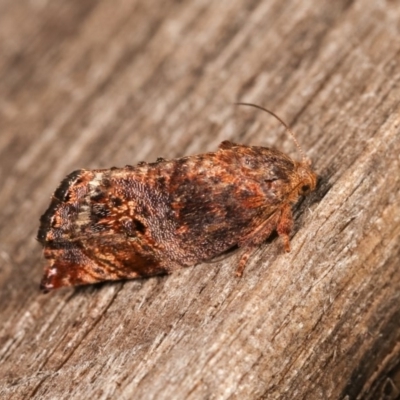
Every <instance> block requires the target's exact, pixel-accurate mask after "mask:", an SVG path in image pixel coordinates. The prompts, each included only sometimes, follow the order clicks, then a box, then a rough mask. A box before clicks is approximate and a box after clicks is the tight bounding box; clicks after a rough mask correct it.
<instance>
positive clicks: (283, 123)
mask: <svg viewBox="0 0 400 400" xmlns="http://www.w3.org/2000/svg"><path fill="white" fill-rule="evenodd" d="M235 104H236V105H238V106H250V107H254V108H258V109H259V110H263V111H265V112H267V113H268V114H271V115H272V116H273V117H275V118H276V119H277V120H278V121H279V122H280V123H281V124H282V125H283V126H284V127H285V128H286V130H287V131H288V132H289V135H290V136H291V137H292V139H293V140H294V144H295V145H296V147H297V150H299V152H300V154H301V156H302V157H303V162H305V161H306V160H307V157H306V155H305V154H304V152H303V150H302V148H301V146H300V144H299V142H298V141H297V139H296V136H295V134H294V133H293V131H292V130H291V129H290V127H289V125H288V124H287V123H286V122H285V121H283V119H282V118H280V117H278V116H277V115H276V114H275V113H274V112H272V111H271V110H268V109H267V108H264V107H261V106H258V105H257V104H253V103H235Z"/></svg>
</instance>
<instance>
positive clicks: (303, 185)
mask: <svg viewBox="0 0 400 400" xmlns="http://www.w3.org/2000/svg"><path fill="white" fill-rule="evenodd" d="M297 179H298V184H297V187H298V194H299V195H300V196H306V195H308V194H309V193H311V192H312V191H313V190H315V188H316V186H317V174H316V173H315V172H314V171H313V170H312V169H311V161H310V160H309V159H304V160H303V161H301V162H299V163H298V165H297Z"/></svg>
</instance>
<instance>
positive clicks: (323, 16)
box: [0, 0, 400, 400]
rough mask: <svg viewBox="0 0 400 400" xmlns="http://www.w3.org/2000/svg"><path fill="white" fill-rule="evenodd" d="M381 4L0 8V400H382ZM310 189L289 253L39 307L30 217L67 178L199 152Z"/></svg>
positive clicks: (387, 4)
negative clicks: (271, 156) (220, 153)
mask: <svg viewBox="0 0 400 400" xmlns="http://www.w3.org/2000/svg"><path fill="white" fill-rule="evenodd" d="M399 37H400V7H399V3H398V2H397V1H389V0H387V1H384V0H380V1H369V2H367V1H361V0H354V1H351V0H337V1H319V2H316V1H311V0H309V1H295V0H292V1H285V2H283V1H280V0H271V1H251V0H250V1H246V0H230V1H224V0H223V1H211V0H194V1H186V2H184V1H178V0H176V1H172V0H167V1H161V0H146V1H139V0H132V1H129V0H119V1H106V0H102V1H94V0H84V1H83V0H81V1H51V2H50V1H42V0H35V1H33V0H32V1H27V0H26V1H23V0H21V1H14V0H2V1H1V2H0V179H1V187H0V215H1V217H0V218H1V220H0V287H1V290H0V305H1V309H0V318H1V324H0V397H1V399H11V398H12V399H26V398H33V399H90V398H93V399H259V398H260V399H347V400H348V399H379V398H382V399H383V398H386V399H394V398H396V396H400V307H399V305H400V271H399V260H400V194H399V192H400V161H399V158H400V86H399V82H400V40H399ZM235 101H247V102H253V103H257V104H260V105H263V106H265V107H268V108H271V109H273V110H275V111H276V112H277V113H278V114H279V115H281V116H282V117H283V118H284V119H285V120H286V121H287V122H288V123H289V124H290V125H291V126H292V128H293V129H294V130H295V132H296V133H297V136H298V140H299V142H300V143H301V144H302V147H303V149H304V151H305V152H306V153H307V155H308V156H309V157H310V158H311V159H312V160H313V165H314V167H315V170H316V171H317V173H318V174H319V176H320V183H319V186H318V189H317V191H316V192H315V193H314V194H312V195H311V196H310V197H308V198H307V199H306V200H305V201H303V202H301V203H300V204H299V206H297V207H296V209H295V216H296V227H295V232H294V235H293V239H292V252H291V253H289V254H283V251H282V247H281V243H280V242H279V241H277V240H275V241H272V242H271V243H267V244H265V245H264V246H262V247H261V248H260V250H259V251H258V252H257V254H256V255H255V256H254V257H253V258H252V259H251V260H250V264H249V266H248V268H247V270H246V271H245V274H244V276H243V278H242V279H237V278H236V277H235V276H234V271H235V268H236V263H237V260H238V256H239V254H238V253H234V254H232V255H231V256H230V257H229V258H227V259H225V260H223V261H221V262H216V263H211V264H203V265H198V266H196V267H193V268H188V269H185V270H182V271H179V272H178V273H176V274H173V275H171V276H167V277H156V278H152V279H145V280H136V281H129V282H120V283H110V284H103V285H99V286H95V287H94V286H92V287H84V288H78V289H65V290H59V291H57V292H54V293H50V294H47V295H43V294H41V293H40V292H39V291H38V284H39V281H40V278H41V272H42V268H43V266H44V264H45V261H44V260H43V258H42V256H41V248H40V246H39V244H38V243H37V242H36V241H35V235H36V232H37V228H38V219H39V217H40V215H41V214H42V213H43V212H44V210H45V209H46V207H47V206H48V204H49V199H50V196H51V194H52V192H53V191H54V189H55V188H56V186H57V185H58V183H59V182H60V181H61V179H62V178H63V177H64V176H65V175H66V174H67V173H69V172H71V171H73V170H75V169H78V168H108V167H111V166H124V165H125V164H135V163H137V162H139V161H141V160H145V161H151V160H155V159H156V158H157V157H159V156H163V157H166V158H173V157H178V156H182V155H189V154H194V153H199V152H205V151H210V150H215V149H216V148H217V146H218V144H219V142H221V141H222V140H224V139H230V140H233V141H237V142H240V143H244V144H249V145H263V146H273V147H276V148H278V149H281V150H283V151H285V152H287V153H288V154H290V155H291V156H293V157H299V155H298V153H297V152H296V149H295V146H294V144H293V141H292V140H291V138H290V137H288V135H287V134H286V133H285V132H284V129H282V127H281V126H280V125H279V124H278V123H277V122H276V121H275V120H273V119H272V118H271V117H269V116H268V115H267V114H264V113H262V112H259V111H257V110H252V109H245V108H238V107H234V106H233V105H232V103H234V102H235Z"/></svg>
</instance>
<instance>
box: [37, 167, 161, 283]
mask: <svg viewBox="0 0 400 400" xmlns="http://www.w3.org/2000/svg"><path fill="white" fill-rule="evenodd" d="M40 222H41V224H40V228H39V232H38V240H39V241H40V242H41V243H42V245H43V246H44V256H45V258H46V259H48V260H49V266H48V267H47V268H46V269H45V272H44V276H43V279H42V283H41V288H42V289H43V290H50V289H55V288H58V287H62V286H73V285H83V284H90V283H96V282H101V281H105V280H118V279H127V278H137V277H144V276H151V275H156V274H161V273H165V272H166V270H165V268H164V267H163V266H162V265H161V262H160V261H159V260H158V258H157V255H156V254H154V252H153V251H152V248H151V246H148V243H151V240H152V239H151V238H149V237H148V236H147V235H148V232H147V231H146V227H145V224H144V222H142V221H140V215H135V204H134V202H132V201H131V202H130V204H126V202H124V200H123V199H121V196H119V195H118V191H117V190H116V188H115V187H114V186H113V185H112V184H111V182H110V177H109V176H108V172H107V171H102V170H97V171H96V170H95V171H86V170H79V171H75V172H73V173H71V174H70V175H68V176H67V177H66V178H65V179H64V180H63V181H62V182H61V184H60V186H59V188H58V189H57V190H56V191H55V193H54V195H53V198H52V201H51V203H50V206H49V208H48V209H47V211H46V212H45V213H44V214H43V216H42V217H41V220H40Z"/></svg>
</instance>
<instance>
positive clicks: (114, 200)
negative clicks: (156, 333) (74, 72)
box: [37, 103, 317, 291]
mask: <svg viewBox="0 0 400 400" xmlns="http://www.w3.org/2000/svg"><path fill="white" fill-rule="evenodd" d="M238 104H242V105H250V106H253V107H257V108H260V109H262V110H264V111H266V112H268V113H270V114H272V115H273V116H274V117H276V118H277V119H278V120H279V121H280V122H281V123H282V124H283V125H284V126H285V127H286V129H287V130H288V132H289V133H290V134H291V135H292V136H293V139H294V140H295V143H296V145H297V147H298V148H299V149H300V152H301V148H300V146H299V145H298V143H297V141H296V139H295V137H294V135H293V133H292V131H291V130H290V129H289V127H288V126H287V125H286V124H285V123H284V122H283V121H282V120H281V119H280V118H279V117H278V116H277V115H276V114H274V113H272V112H271V111H269V110H267V109H264V108H262V107H259V106H256V105H253V104H248V103H238ZM301 154H302V155H303V159H302V161H294V160H292V159H291V158H290V157H288V156H287V155H286V154H284V153H282V152H280V151H278V150H275V149H270V148H265V147H258V146H246V145H242V144H236V143H232V142H230V141H224V142H222V143H221V144H220V146H219V148H218V150H217V151H215V152H211V153H205V154H198V155H192V156H188V157H183V158H178V159H173V160H166V159H163V158H159V159H157V161H156V162H153V163H145V162H141V163H139V164H138V165H136V166H129V165H127V166H125V167H124V168H115V167H114V168H111V169H95V170H85V169H81V170H78V171H74V172H72V173H71V174H69V175H68V176H67V177H66V178H65V179H64V180H63V181H62V182H61V184H60V186H59V187H58V188H57V190H56V191H55V192H54V194H53V197H52V200H51V203H50V206H49V207H48V209H47V211H46V212H45V213H44V214H43V215H42V217H41V218H40V228H39V232H38V235H37V238H38V240H39V242H40V243H41V244H42V245H43V247H44V257H45V258H46V259H47V260H48V261H49V264H48V266H47V267H46V268H45V271H44V275H43V279H42V281H41V285H40V286H41V289H42V290H43V291H49V290H52V289H56V288H60V287H63V286H75V285H85V284H92V283H96V282H102V281H108V280H120V279H131V278H140V277H149V276H153V275H157V274H169V273H171V272H173V271H175V270H178V269H180V268H183V267H189V266H193V265H195V264H199V263H201V262H205V261H209V260H212V259H213V258H215V257H216V256H218V255H221V254H223V253H225V252H227V251H228V250H229V249H231V248H233V247H239V248H240V249H241V251H242V253H241V258H240V261H239V264H238V267H237V270H236V274H237V275H238V276H241V275H242V274H243V271H244V269H245V266H246V263H247V261H248V259H249V257H250V256H251V254H252V253H253V252H254V250H256V249H257V248H258V247H259V246H260V245H261V244H262V243H263V242H264V241H265V240H266V239H267V238H268V237H269V236H270V235H271V234H272V233H273V232H274V231H276V232H277V233H278V235H279V236H280V237H281V238H282V240H283V245H284V248H285V250H286V251H290V239H289V238H290V234H291V231H292V226H293V217H292V206H293V205H294V204H295V203H297V201H298V200H299V198H300V196H304V195H307V194H308V193H310V192H311V191H313V190H314V189H315V187H316V183H317V175H316V174H315V172H314V171H313V170H312V169H311V162H310V161H309V160H307V159H306V157H305V156H304V154H303V153H302V152H301Z"/></svg>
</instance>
